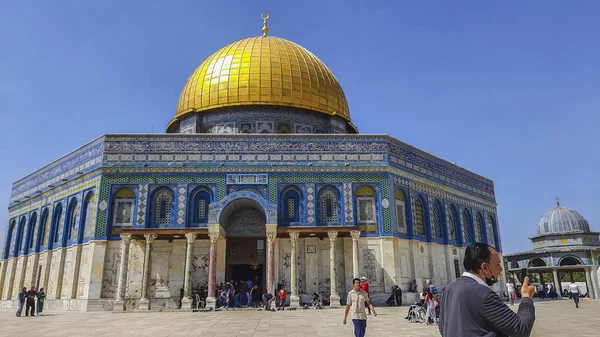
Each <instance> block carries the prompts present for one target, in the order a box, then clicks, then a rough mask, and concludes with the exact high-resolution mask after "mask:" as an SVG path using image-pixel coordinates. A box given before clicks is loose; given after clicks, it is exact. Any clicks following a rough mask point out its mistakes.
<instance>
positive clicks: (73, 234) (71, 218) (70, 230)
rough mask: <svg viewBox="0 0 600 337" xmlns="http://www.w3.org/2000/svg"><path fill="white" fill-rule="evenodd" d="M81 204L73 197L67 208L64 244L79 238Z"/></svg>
mask: <svg viewBox="0 0 600 337" xmlns="http://www.w3.org/2000/svg"><path fill="white" fill-rule="evenodd" d="M79 212H80V206H79V202H78V200H77V198H75V197H74V198H72V199H71V201H70V202H69V206H68V208H67V217H66V221H65V231H64V239H63V246H66V245H67V243H68V242H70V241H73V240H75V239H77V221H78V220H79Z"/></svg>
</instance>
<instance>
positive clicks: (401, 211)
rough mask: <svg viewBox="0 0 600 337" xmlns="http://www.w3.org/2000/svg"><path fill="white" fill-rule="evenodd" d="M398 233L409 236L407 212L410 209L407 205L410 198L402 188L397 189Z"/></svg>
mask: <svg viewBox="0 0 600 337" xmlns="http://www.w3.org/2000/svg"><path fill="white" fill-rule="evenodd" d="M395 197H396V208H395V211H396V232H398V233H401V234H407V233H408V227H407V223H408V221H407V220H406V219H407V212H406V210H407V209H409V207H408V205H407V200H408V198H407V197H406V194H405V193H404V191H403V190H402V189H401V188H398V189H396V194H395Z"/></svg>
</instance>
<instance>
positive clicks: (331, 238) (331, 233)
mask: <svg viewBox="0 0 600 337" xmlns="http://www.w3.org/2000/svg"><path fill="white" fill-rule="evenodd" d="M327 236H329V240H331V241H334V240H335V239H337V237H338V232H327Z"/></svg>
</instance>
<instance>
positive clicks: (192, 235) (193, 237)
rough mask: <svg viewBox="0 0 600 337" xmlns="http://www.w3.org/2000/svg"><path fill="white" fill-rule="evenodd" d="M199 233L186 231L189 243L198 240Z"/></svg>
mask: <svg viewBox="0 0 600 337" xmlns="http://www.w3.org/2000/svg"><path fill="white" fill-rule="evenodd" d="M197 236H198V235H197V234H196V233H185V238H186V239H187V243H194V241H196V237H197Z"/></svg>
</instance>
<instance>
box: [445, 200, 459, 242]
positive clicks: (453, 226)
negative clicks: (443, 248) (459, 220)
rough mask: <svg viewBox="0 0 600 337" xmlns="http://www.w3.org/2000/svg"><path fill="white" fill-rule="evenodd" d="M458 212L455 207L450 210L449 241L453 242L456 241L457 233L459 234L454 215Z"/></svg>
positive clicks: (448, 220)
mask: <svg viewBox="0 0 600 337" xmlns="http://www.w3.org/2000/svg"><path fill="white" fill-rule="evenodd" d="M455 212H456V209H455V208H454V206H450V208H449V209H448V219H447V226H448V240H451V241H456V232H457V229H458V228H457V227H456V221H454V214H456V213H455Z"/></svg>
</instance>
